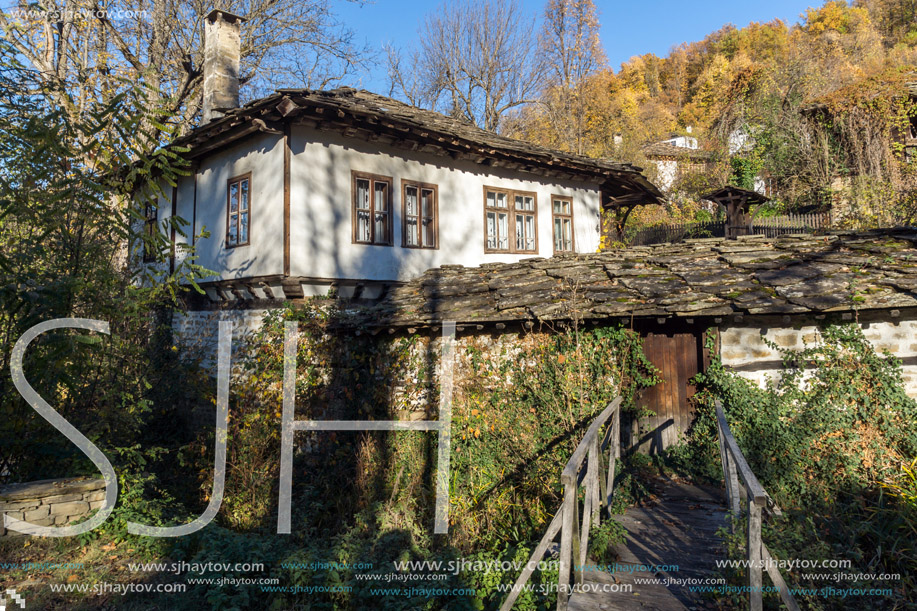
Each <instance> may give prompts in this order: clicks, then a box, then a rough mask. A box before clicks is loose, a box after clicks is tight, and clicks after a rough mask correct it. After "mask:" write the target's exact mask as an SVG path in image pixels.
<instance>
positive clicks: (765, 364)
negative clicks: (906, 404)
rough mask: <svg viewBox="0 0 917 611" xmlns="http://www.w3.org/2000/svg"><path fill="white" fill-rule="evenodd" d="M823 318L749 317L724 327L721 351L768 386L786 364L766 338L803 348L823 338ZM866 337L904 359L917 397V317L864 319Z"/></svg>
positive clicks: (906, 380)
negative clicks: (783, 320)
mask: <svg viewBox="0 0 917 611" xmlns="http://www.w3.org/2000/svg"><path fill="white" fill-rule="evenodd" d="M816 323H819V321H815V320H808V321H800V322H798V323H797V324H796V325H795V326H790V324H786V323H783V324H781V323H779V322H776V323H774V324H773V325H768V324H765V323H756V322H755V321H753V320H749V319H746V323H745V324H743V325H741V326H739V325H736V326H723V327H720V354H721V356H722V360H723V364H724V365H726V366H728V367H731V368H733V369H735V370H736V371H737V372H738V373H740V374H741V375H742V376H743V377H746V378H748V379H750V380H753V381H755V382H757V383H758V384H759V385H761V386H764V385H766V384H770V383H771V382H772V381H774V380H776V379H777V378H778V375H779V372H780V370H781V369H782V368H783V365H782V363H781V360H780V353H779V352H778V351H777V350H775V349H774V348H771V347H770V346H768V345H767V344H766V343H765V342H764V339H765V338H766V339H767V340H769V341H771V342H773V343H774V344H776V345H777V346H779V347H780V348H790V349H794V350H801V349H802V348H804V347H805V346H806V345H809V346H811V345H813V344H815V343H816V342H817V341H818V339H819V334H818V328H819V324H816ZM860 327H861V328H862V329H863V333H864V335H865V336H866V338H867V339H868V340H869V341H870V342H871V343H872V345H873V346H874V347H875V348H876V350H878V351H887V352H889V353H890V354H892V355H893V356H896V357H898V358H899V359H901V361H902V364H903V378H904V385H905V390H906V392H907V394H908V396H910V397H914V398H917V320H914V319H911V320H894V319H892V320H887V321H873V322H863V323H860Z"/></svg>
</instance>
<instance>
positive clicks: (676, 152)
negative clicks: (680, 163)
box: [642, 142, 713, 161]
mask: <svg viewBox="0 0 917 611" xmlns="http://www.w3.org/2000/svg"><path fill="white" fill-rule="evenodd" d="M642 151H643V154H644V155H646V157H647V158H649V159H657V158H660V157H662V158H672V157H674V158H676V159H686V160H697V161H708V160H709V159H710V158H712V157H713V153H711V152H710V151H705V150H702V149H691V148H687V147H684V146H675V145H674V144H672V143H671V142H653V143H652V144H647V145H646V146H644V147H643V149H642Z"/></svg>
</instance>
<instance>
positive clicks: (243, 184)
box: [239, 178, 248, 242]
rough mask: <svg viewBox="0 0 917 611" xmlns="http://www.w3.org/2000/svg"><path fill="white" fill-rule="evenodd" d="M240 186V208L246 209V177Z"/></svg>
mask: <svg viewBox="0 0 917 611" xmlns="http://www.w3.org/2000/svg"><path fill="white" fill-rule="evenodd" d="M241 187H242V194H241V197H240V199H239V205H240V206H241V207H240V210H248V179H247V178H246V179H245V180H243V181H242V183H241ZM242 241H243V242H244V241H245V240H242Z"/></svg>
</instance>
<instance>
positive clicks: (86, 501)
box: [0, 478, 105, 537]
mask: <svg viewBox="0 0 917 611" xmlns="http://www.w3.org/2000/svg"><path fill="white" fill-rule="evenodd" d="M104 500H105V480H103V479H101V478H69V479H46V480H42V481H37V482H28V483H25V484H11V485H9V486H3V487H0V514H6V515H9V516H10V517H12V518H16V519H18V520H25V521H26V522H31V523H32V524H37V525H38V526H62V525H64V524H68V523H70V522H73V521H74V520H78V519H80V518H83V517H85V516H88V515H89V513H90V512H91V511H93V510H95V509H98V508H99V507H101V506H102V503H103V502H104ZM12 536H21V535H20V533H16V532H13V531H8V530H6V528H4V526H3V523H2V521H0V537H12Z"/></svg>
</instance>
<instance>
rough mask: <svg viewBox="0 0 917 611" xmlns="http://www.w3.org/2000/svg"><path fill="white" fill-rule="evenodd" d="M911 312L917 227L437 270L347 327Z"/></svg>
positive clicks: (703, 242)
mask: <svg viewBox="0 0 917 611" xmlns="http://www.w3.org/2000/svg"><path fill="white" fill-rule="evenodd" d="M909 307H917V230H910V229H909V230H883V231H873V232H867V233H852V232H843V233H832V234H828V235H821V236H815V235H811V234H794V235H785V236H780V237H776V238H767V237H764V236H745V237H741V238H738V239H735V240H728V239H726V238H705V239H703V238H702V239H693V240H685V241H684V242H681V243H675V244H660V245H654V246H636V247H631V248H627V249H623V250H616V251H610V252H605V253H596V254H585V255H563V256H557V257H552V258H550V259H544V258H532V259H526V260H523V261H520V262H518V263H508V264H503V263H488V264H484V265H482V266H480V267H472V268H466V267H462V266H443V267H440V268H435V269H431V270H428V271H427V272H426V273H424V274H423V276H421V277H419V278H417V279H415V280H412V281H410V282H408V283H406V284H404V285H401V286H398V287H396V288H393V289H392V290H391V291H390V292H389V293H388V294H387V295H386V296H385V298H383V299H382V300H381V301H379V302H378V303H376V304H375V305H373V306H367V307H364V308H355V309H354V310H353V311H352V312H351V313H352V314H353V315H354V316H353V317H347V318H348V319H349V321H350V322H348V325H349V324H356V325H358V326H368V327H382V326H389V327H399V326H424V325H432V324H437V323H439V322H441V321H445V320H454V321H456V322H458V323H495V322H497V323H498V322H509V321H537V320H564V319H571V318H573V317H577V318H583V319H597V318H631V317H686V318H687V317H690V318H694V317H699V316H725V315H729V314H750V315H759V314H762V315H766V314H801V313H821V312H840V311H851V310H873V309H894V308H909Z"/></svg>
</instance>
